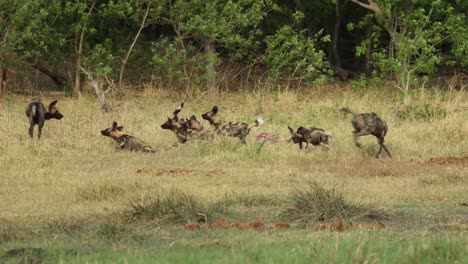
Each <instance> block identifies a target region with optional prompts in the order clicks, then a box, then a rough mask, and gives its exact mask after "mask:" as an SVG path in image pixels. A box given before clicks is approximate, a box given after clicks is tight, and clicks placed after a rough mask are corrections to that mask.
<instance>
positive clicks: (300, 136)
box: [288, 126, 333, 149]
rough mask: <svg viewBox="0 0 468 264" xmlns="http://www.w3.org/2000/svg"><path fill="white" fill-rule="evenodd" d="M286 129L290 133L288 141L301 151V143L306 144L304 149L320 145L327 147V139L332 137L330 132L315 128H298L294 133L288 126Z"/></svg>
mask: <svg viewBox="0 0 468 264" xmlns="http://www.w3.org/2000/svg"><path fill="white" fill-rule="evenodd" d="M288 129H289V131H290V132H291V139H290V140H289V141H292V142H293V143H294V144H299V148H300V149H302V143H306V146H305V147H306V148H307V147H308V146H309V144H312V145H314V146H319V145H322V144H325V145H328V139H329V138H331V137H333V134H332V133H331V132H330V131H325V130H323V129H321V128H317V127H311V128H305V127H299V128H298V129H297V130H296V131H294V129H293V128H292V127H290V126H288Z"/></svg>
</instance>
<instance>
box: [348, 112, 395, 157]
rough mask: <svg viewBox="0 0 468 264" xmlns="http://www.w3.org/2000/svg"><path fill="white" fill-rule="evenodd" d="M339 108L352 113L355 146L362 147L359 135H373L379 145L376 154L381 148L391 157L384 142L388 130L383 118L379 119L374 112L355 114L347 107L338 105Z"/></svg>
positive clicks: (378, 154)
mask: <svg viewBox="0 0 468 264" xmlns="http://www.w3.org/2000/svg"><path fill="white" fill-rule="evenodd" d="M339 110H340V111H343V112H345V113H348V114H352V115H353V120H352V121H351V124H352V125H353V127H354V131H353V134H354V142H355V144H356V146H357V147H359V148H361V147H362V146H361V143H360V142H359V137H362V136H367V135H373V136H375V137H376V138H377V142H378V143H379V145H380V148H379V152H378V153H377V155H376V156H377V157H378V156H380V153H381V152H382V149H383V150H385V152H386V153H387V154H388V156H389V157H392V154H390V151H388V149H387V147H386V146H385V144H384V139H385V135H387V132H388V127H387V123H386V122H385V121H384V120H382V119H380V118H379V117H378V116H377V114H376V113H364V114H356V113H354V112H352V111H351V110H350V109H349V108H347V107H340V108H339Z"/></svg>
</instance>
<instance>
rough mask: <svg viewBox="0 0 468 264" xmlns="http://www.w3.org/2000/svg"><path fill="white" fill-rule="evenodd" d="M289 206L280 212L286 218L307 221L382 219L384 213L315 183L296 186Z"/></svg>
mask: <svg viewBox="0 0 468 264" xmlns="http://www.w3.org/2000/svg"><path fill="white" fill-rule="evenodd" d="M290 203H291V204H290V206H289V207H287V208H286V209H285V210H284V211H283V212H282V217H283V218H284V219H287V220H292V221H298V222H302V223H307V222H330V221H332V220H334V219H338V218H339V219H368V220H383V219H384V218H386V215H385V214H384V213H383V212H380V211H378V210H375V209H373V208H371V207H370V206H364V205H360V204H357V203H352V202H349V201H347V200H346V199H345V198H344V197H343V194H342V193H341V192H339V191H337V190H336V189H335V188H332V189H325V188H323V187H321V186H320V185H318V184H317V183H310V184H309V185H308V187H307V188H305V189H299V188H296V189H295V190H293V191H292V193H291V197H290Z"/></svg>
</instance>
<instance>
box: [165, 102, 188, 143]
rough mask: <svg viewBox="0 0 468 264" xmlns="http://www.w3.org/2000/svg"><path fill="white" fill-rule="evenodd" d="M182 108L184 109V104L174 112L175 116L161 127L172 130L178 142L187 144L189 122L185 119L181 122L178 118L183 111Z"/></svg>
mask: <svg viewBox="0 0 468 264" xmlns="http://www.w3.org/2000/svg"><path fill="white" fill-rule="evenodd" d="M182 108H184V102H182V103H181V104H180V106H179V107H178V108H177V109H176V110H175V111H174V113H173V115H174V116H173V117H172V118H170V117H168V118H167V121H166V122H165V123H164V124H162V125H161V128H162V129H168V130H171V131H172V132H174V133H175V134H176V136H177V140H178V142H180V143H185V142H187V127H186V122H187V121H186V120H185V119H180V120H179V117H178V116H177V115H178V114H179V112H180V111H182Z"/></svg>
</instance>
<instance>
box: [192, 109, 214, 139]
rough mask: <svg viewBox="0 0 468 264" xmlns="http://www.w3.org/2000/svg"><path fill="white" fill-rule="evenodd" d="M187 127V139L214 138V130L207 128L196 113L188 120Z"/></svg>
mask: <svg viewBox="0 0 468 264" xmlns="http://www.w3.org/2000/svg"><path fill="white" fill-rule="evenodd" d="M185 127H186V129H187V139H191V140H200V139H201V140H211V139H213V138H214V134H213V132H212V131H210V130H206V129H205V128H204V127H203V125H202V124H201V123H200V121H198V120H197V118H196V117H195V116H194V115H193V116H192V117H190V119H188V120H187V122H186V123H185Z"/></svg>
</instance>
